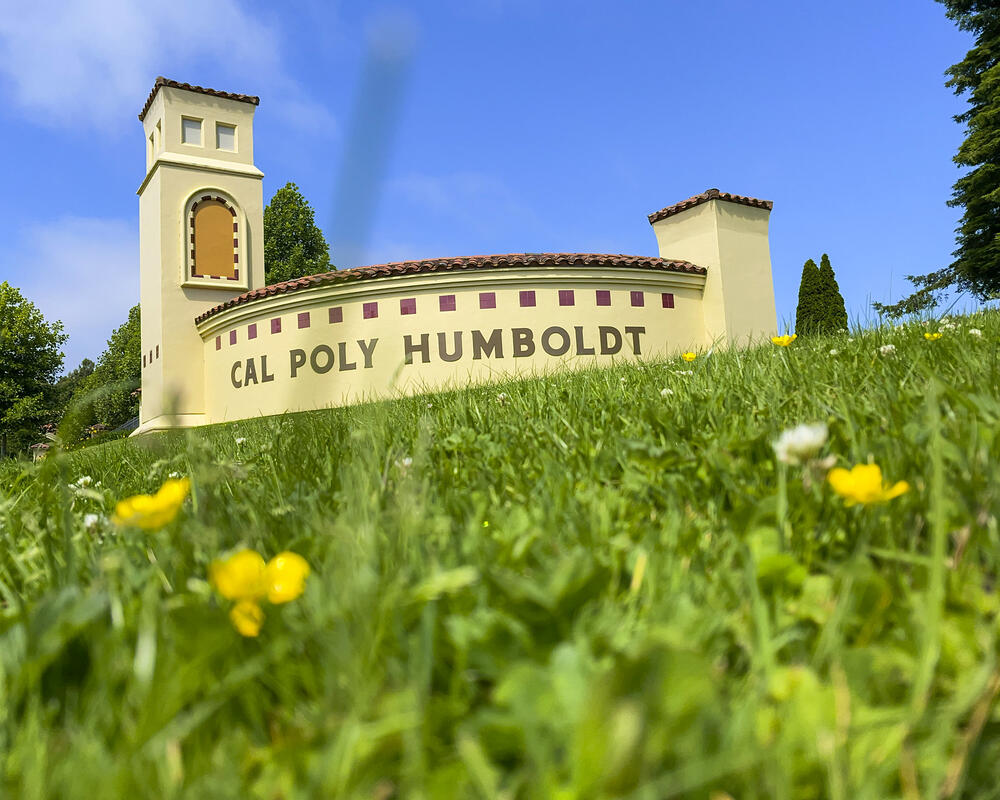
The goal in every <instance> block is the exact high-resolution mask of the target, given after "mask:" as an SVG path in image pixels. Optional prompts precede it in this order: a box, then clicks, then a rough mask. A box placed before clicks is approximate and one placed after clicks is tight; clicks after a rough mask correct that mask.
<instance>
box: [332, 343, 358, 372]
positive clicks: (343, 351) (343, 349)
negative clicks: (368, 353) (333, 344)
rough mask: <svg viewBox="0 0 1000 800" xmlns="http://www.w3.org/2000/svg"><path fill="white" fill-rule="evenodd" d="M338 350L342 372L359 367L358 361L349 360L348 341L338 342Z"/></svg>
mask: <svg viewBox="0 0 1000 800" xmlns="http://www.w3.org/2000/svg"><path fill="white" fill-rule="evenodd" d="M337 352H338V353H340V371H341V372H346V371H348V370H352V369H357V368H358V362H357V361H348V360H347V342H338V343H337Z"/></svg>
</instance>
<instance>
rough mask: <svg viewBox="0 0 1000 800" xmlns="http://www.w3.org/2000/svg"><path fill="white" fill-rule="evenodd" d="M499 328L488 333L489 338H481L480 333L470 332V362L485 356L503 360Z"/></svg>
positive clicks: (481, 334) (481, 333)
mask: <svg viewBox="0 0 1000 800" xmlns="http://www.w3.org/2000/svg"><path fill="white" fill-rule="evenodd" d="M500 334H501V331H500V328H494V329H493V330H492V331H490V338H489V339H487V338H486V337H485V336H483V332H482V331H473V332H472V360H473V361H476V360H478V359H480V358H482V357H483V355H486V356H487V357H489V358H493V357H494V356H495V357H496V358H503V339H502V338H501V336H500Z"/></svg>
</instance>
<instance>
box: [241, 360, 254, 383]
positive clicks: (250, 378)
mask: <svg viewBox="0 0 1000 800" xmlns="http://www.w3.org/2000/svg"><path fill="white" fill-rule="evenodd" d="M251 383H257V365H256V364H255V363H254V360H253V359H252V358H248V359H247V366H246V369H245V370H244V372H243V385H244V386H249V385H250V384H251Z"/></svg>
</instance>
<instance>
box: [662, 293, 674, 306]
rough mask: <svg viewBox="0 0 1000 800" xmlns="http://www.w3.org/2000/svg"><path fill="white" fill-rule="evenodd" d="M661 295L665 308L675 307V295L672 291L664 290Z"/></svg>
mask: <svg viewBox="0 0 1000 800" xmlns="http://www.w3.org/2000/svg"><path fill="white" fill-rule="evenodd" d="M661 297H662V298H663V307H664V308H673V307H674V296H673V295H672V294H671V293H670V292H664V293H663V294H662V295H661Z"/></svg>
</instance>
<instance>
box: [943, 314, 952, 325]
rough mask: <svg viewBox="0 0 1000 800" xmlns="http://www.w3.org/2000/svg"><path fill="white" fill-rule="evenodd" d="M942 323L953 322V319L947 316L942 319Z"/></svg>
mask: <svg viewBox="0 0 1000 800" xmlns="http://www.w3.org/2000/svg"><path fill="white" fill-rule="evenodd" d="M941 322H942V323H945V322H951V317H949V316H948V315H947V314H945V315H944V316H943V317H941Z"/></svg>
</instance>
